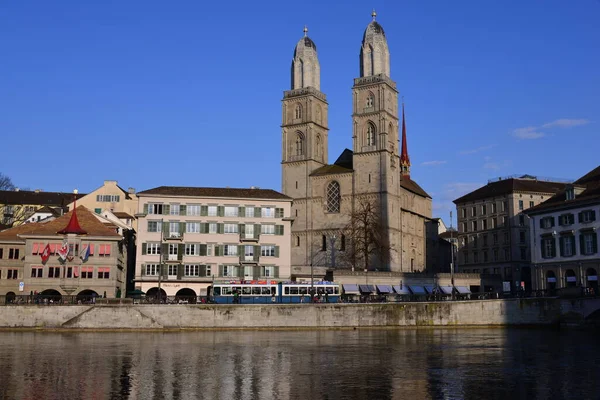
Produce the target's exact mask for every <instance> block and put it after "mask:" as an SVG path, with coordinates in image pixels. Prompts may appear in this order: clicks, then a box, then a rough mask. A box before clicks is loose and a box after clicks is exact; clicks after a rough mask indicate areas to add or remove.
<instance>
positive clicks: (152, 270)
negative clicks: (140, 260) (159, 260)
mask: <svg viewBox="0 0 600 400" xmlns="http://www.w3.org/2000/svg"><path fill="white" fill-rule="evenodd" d="M159 270H160V265H158V264H146V275H147V276H158V271H159Z"/></svg>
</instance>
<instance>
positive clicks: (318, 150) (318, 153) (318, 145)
mask: <svg viewBox="0 0 600 400" xmlns="http://www.w3.org/2000/svg"><path fill="white" fill-rule="evenodd" d="M315 141H316V148H315V155H316V156H317V159H319V157H320V156H321V135H317V139H316V140H315Z"/></svg>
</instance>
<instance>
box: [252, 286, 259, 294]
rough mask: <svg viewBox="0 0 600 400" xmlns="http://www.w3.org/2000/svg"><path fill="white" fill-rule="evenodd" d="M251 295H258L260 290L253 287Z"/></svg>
mask: <svg viewBox="0 0 600 400" xmlns="http://www.w3.org/2000/svg"><path fill="white" fill-rule="evenodd" d="M252 294H260V288H259V287H253V288H252Z"/></svg>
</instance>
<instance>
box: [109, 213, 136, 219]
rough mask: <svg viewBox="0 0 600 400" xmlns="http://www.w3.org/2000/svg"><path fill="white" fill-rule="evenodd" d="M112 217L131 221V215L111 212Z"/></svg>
mask: <svg viewBox="0 0 600 400" xmlns="http://www.w3.org/2000/svg"><path fill="white" fill-rule="evenodd" d="M113 215H114V216H115V217H117V218H120V219H133V216H132V215H129V214H127V213H126V212H123V211H113Z"/></svg>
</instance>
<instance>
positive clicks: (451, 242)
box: [450, 211, 454, 300]
mask: <svg viewBox="0 0 600 400" xmlns="http://www.w3.org/2000/svg"><path fill="white" fill-rule="evenodd" d="M453 233H454V232H453V228H452V211H450V284H451V285H452V289H451V290H452V299H453V300H454V237H453Z"/></svg>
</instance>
